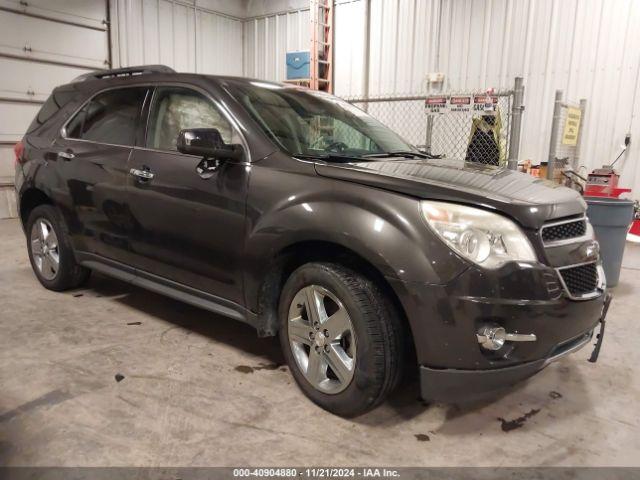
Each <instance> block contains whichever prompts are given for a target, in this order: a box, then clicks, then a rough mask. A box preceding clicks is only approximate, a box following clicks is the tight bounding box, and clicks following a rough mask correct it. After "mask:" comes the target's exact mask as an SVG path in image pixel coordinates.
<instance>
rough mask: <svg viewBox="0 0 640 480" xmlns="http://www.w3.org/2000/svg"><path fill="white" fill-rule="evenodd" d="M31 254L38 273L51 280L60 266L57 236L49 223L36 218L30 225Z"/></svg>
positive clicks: (43, 219)
mask: <svg viewBox="0 0 640 480" xmlns="http://www.w3.org/2000/svg"><path fill="white" fill-rule="evenodd" d="M30 240H31V254H32V256H33V262H34V264H35V266H36V268H37V269H38V273H40V275H42V277H43V278H44V279H46V280H53V279H54V278H56V275H57V274H58V269H59V268H60V250H59V245H58V237H57V235H56V232H55V230H54V229H53V226H52V225H51V223H50V222H49V221H48V220H46V219H45V218H38V219H37V220H36V221H35V222H34V223H33V226H32V227H31V236H30Z"/></svg>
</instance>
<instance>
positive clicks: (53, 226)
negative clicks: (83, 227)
mask: <svg viewBox="0 0 640 480" xmlns="http://www.w3.org/2000/svg"><path fill="white" fill-rule="evenodd" d="M26 232H27V250H28V251H29V260H30V261H31V268H33V272H34V273H35V274H36V277H37V278H38V280H39V281H40V283H41V284H42V285H43V286H44V287H45V288H47V289H49V290H55V291H63V290H68V289H71V288H76V287H79V286H80V285H82V284H84V283H85V282H86V281H87V280H88V279H89V276H90V274H91V270H89V269H88V268H84V267H82V266H80V265H78V263H77V262H76V259H75V256H74V254H73V248H72V247H71V241H70V239H69V234H68V233H67V229H66V225H65V223H64V219H63V218H62V214H61V213H60V211H59V210H58V209H57V208H56V207H54V206H52V205H40V206H38V207H36V208H34V209H33V211H32V212H31V213H30V214H29V219H28V220H27V228H26Z"/></svg>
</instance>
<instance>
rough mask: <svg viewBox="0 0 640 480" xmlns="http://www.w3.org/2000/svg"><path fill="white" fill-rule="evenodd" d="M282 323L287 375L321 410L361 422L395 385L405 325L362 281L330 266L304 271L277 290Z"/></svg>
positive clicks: (370, 285)
mask: <svg viewBox="0 0 640 480" xmlns="http://www.w3.org/2000/svg"><path fill="white" fill-rule="evenodd" d="M314 303H315V305H316V306H315V307H313V304H314ZM309 305H312V307H311V309H310V307H309ZM279 317H280V329H279V336H280V343H281V346H282V350H283V352H284V356H285V358H286V360H287V363H288V364H289V367H290V369H291V372H292V374H293V376H294V378H295V380H296V382H297V384H298V386H299V387H300V389H301V390H302V391H303V392H304V393H305V395H307V396H308V397H309V398H310V399H311V400H312V401H313V402H315V403H316V404H317V405H319V406H320V407H322V408H324V409H325V410H328V411H330V412H332V413H334V414H336V415H340V416H343V417H354V416H357V415H360V414H362V413H364V412H366V411H368V410H370V409H372V408H374V407H376V406H377V405H379V404H380V403H381V402H382V401H383V400H384V399H385V398H386V397H387V395H388V394H389V393H390V392H391V391H392V390H393V389H394V388H395V387H396V386H397V385H398V383H399V382H400V378H401V375H402V370H403V361H404V357H405V355H404V351H403V349H404V333H403V327H402V322H401V321H400V318H399V315H398V312H397V310H396V309H395V307H394V306H393V304H392V302H391V301H390V300H389V298H388V296H387V295H386V294H385V293H384V292H383V291H382V290H381V289H380V288H379V286H378V285H376V284H375V283H374V282H373V281H371V280H370V279H368V278H367V277H365V276H363V275H362V274H360V273H358V272H355V271H353V270H350V269H348V268H346V267H343V266H342V265H337V264H332V263H308V264H306V265H303V266H302V267H300V268H298V269H297V270H295V271H294V272H293V273H292V274H291V276H290V277H289V279H288V280H287V282H286V284H285V286H284V288H283V290H282V294H281V296H280V305H279Z"/></svg>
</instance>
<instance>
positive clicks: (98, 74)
mask: <svg viewBox="0 0 640 480" xmlns="http://www.w3.org/2000/svg"><path fill="white" fill-rule="evenodd" d="M149 73H176V71H175V70H174V69H173V68H171V67H167V66H166V65H140V66H138V67H125V68H114V69H112V70H95V71H93V72H89V73H84V74H82V75H80V76H79V77H76V78H74V79H73V80H72V82H71V83H75V82H84V81H86V80H102V79H108V78H118V77H133V76H135V75H147V74H149Z"/></svg>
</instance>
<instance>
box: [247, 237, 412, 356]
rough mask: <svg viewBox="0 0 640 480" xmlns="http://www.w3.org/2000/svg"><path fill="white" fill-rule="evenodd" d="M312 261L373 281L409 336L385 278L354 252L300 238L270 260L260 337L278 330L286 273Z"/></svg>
mask: <svg viewBox="0 0 640 480" xmlns="http://www.w3.org/2000/svg"><path fill="white" fill-rule="evenodd" d="M311 262H329V263H337V264H340V265H342V266H345V267H347V268H350V269H352V270H355V271H357V272H359V273H361V274H363V275H364V276H366V277H367V278H369V279H371V280H372V281H374V282H375V283H376V284H377V285H378V286H379V287H380V288H381V289H382V290H383V291H384V292H385V293H387V295H388V296H389V300H390V301H391V302H392V304H393V307H394V308H395V309H396V311H397V312H398V314H399V315H400V317H401V321H402V323H403V324H404V326H405V327H406V328H405V330H406V331H407V334H408V335H409V336H410V340H411V342H410V343H411V346H412V347H413V334H412V333H411V327H410V325H409V322H408V320H407V315H406V312H405V309H404V307H403V305H402V303H401V301H400V298H399V296H398V293H397V292H396V291H395V289H394V288H393V286H392V285H391V284H390V283H389V282H388V281H387V279H386V278H385V276H384V275H383V273H382V272H381V271H380V270H379V269H378V268H376V266H375V265H373V264H372V263H371V262H369V261H368V260H367V259H366V258H364V257H362V256H361V255H359V254H358V253H357V252H355V251H353V250H351V249H349V248H347V247H345V246H343V245H340V244H337V243H333V242H330V241H318V240H309V241H300V242H297V243H295V244H292V245H289V246H287V247H285V248H283V249H282V250H281V251H280V252H279V253H278V254H277V255H275V256H274V259H273V261H272V262H271V265H270V267H269V269H268V270H267V273H266V275H265V277H264V279H263V281H262V283H261V285H260V289H259V291H258V333H259V335H260V336H274V335H277V333H278V323H279V322H278V303H279V301H280V294H281V292H282V288H283V287H284V284H285V282H286V281H287V279H288V278H289V276H290V275H291V274H292V273H293V272H294V270H296V269H297V268H298V267H300V266H302V265H304V264H306V263H311Z"/></svg>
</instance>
